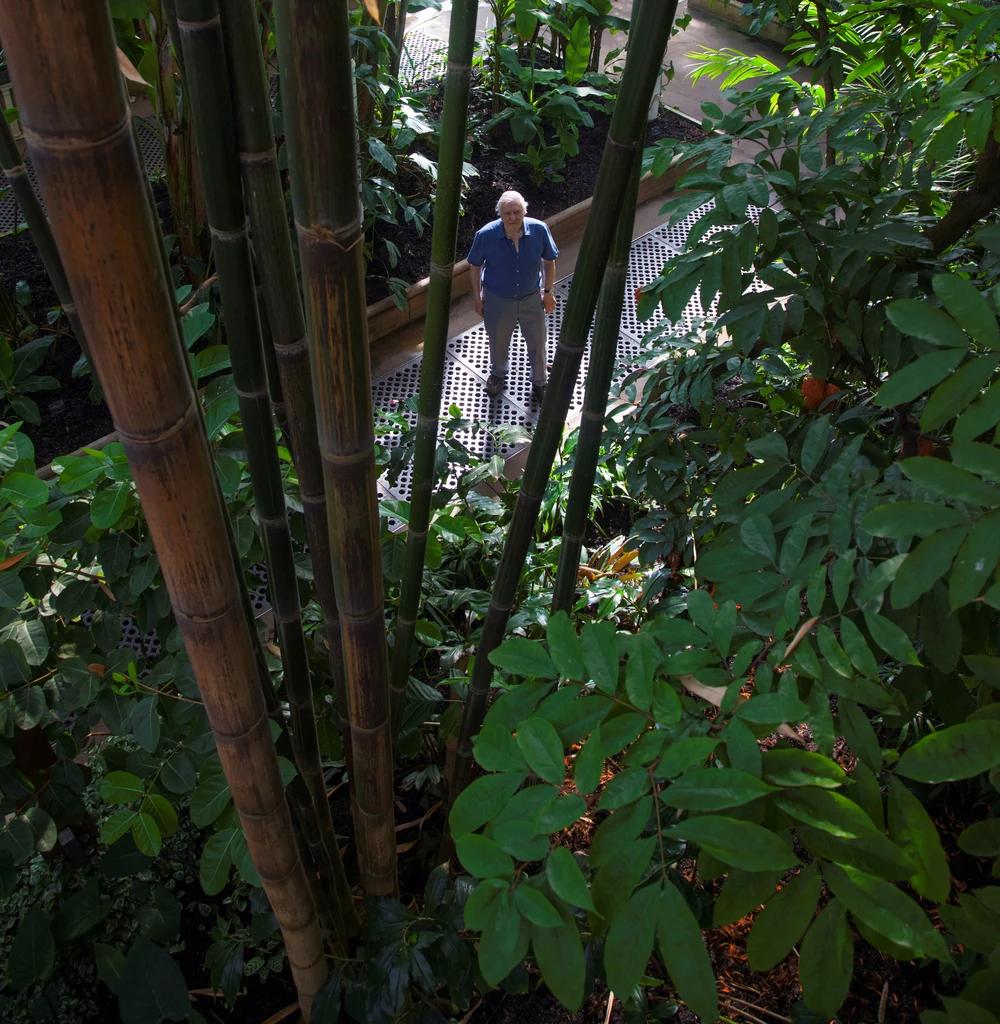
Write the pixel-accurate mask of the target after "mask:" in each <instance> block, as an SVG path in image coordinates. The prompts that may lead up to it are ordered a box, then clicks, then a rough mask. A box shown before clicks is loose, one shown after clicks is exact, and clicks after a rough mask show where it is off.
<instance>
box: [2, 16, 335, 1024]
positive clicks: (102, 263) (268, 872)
mask: <svg viewBox="0 0 1000 1024" xmlns="http://www.w3.org/2000/svg"><path fill="white" fill-rule="evenodd" d="M0 37H2V38H3V41H4V44H5V46H6V47H7V56H8V60H9V62H10V68H11V74H12V78H13V81H14V87H15V89H16V91H17V96H18V104H19V109H20V113H21V118H22V124H23V126H24V132H25V137H26V138H27V140H28V146H29V151H30V154H31V158H32V161H33V163H34V166H35V170H36V173H37V174H38V178H39V181H40V182H41V185H42V191H43V194H44V196H45V200H46V204H47V206H48V209H49V213H50V216H51V222H52V229H53V233H54V235H55V238H56V243H57V245H58V247H59V252H60V256H61V257H62V260H63V266H64V267H65V269H66V275H67V277H68V279H69V283H70V288H71V290H72V292H73V295H74V297H75V298H76V300H77V307H78V311H79V315H80V319H81V322H82V323H83V326H84V329H85V331H86V333H87V337H88V339H89V341H90V344H91V349H92V355H93V358H94V365H95V369H96V371H97V373H98V376H99V378H100V380H101V382H102V384H103V386H104V391H105V394H106V396H107V400H108V405H109V407H110V408H111V413H112V416H113V418H114V420H115V425H116V427H117V428H118V432H119V436H120V437H121V440H122V444H123V445H124V446H125V450H126V453H127V455H128V458H129V463H130V466H131V469H132V474H133V477H134V479H135V482H136V486H137V488H138V491H139V497H140V499H141V501H142V504H143V509H144V511H145V514H146V518H147V521H148V523H149V528H150V533H151V535H152V537H153V541H154V543H155V544H156V549H157V553H158V554H159V556H160V564H161V568H162V570H163V576H164V581H165V582H166V585H167V591H168V593H169V595H170V600H171V604H172V606H173V609H174V613H175V616H176V618H177V623H178V626H179V627H180V630H181V635H182V637H183V639H184V644H185V648H186V650H187V653H188V655H189V657H190V659H191V664H192V667H193V669H194V672H195V677H196V679H197V681H198V686H199V689H200V690H201V694H202V698H203V700H204V703H205V711H206V713H207V715H208V719H209V723H210V725H211V728H212V731H213V733H214V734H215V740H216V746H217V748H218V751H219V757H220V759H221V761H222V767H223V770H224V771H225V774H226V780H227V781H228V783H229V786H230V789H231V791H232V795H233V803H234V804H235V805H236V808H237V810H238V812H239V814H240V819H241V821H242V823H243V828H244V831H245V833H246V838H247V844H248V846H249V849H250V853H251V856H252V857H253V861H254V865H255V866H256V868H257V871H258V873H259V874H260V877H261V881H262V882H263V884H264V888H265V890H266V892H267V894H268V898H269V899H270V902H271V906H272V908H273V910H274V913H275V916H276V918H277V920H278V923H279V925H280V927H281V930H282V934H283V936H284V939H285V944H286V948H287V951H288V959H289V963H290V965H291V968H292V975H293V978H294V980H295V984H296V988H297V989H298V993H299V1000H300V1003H301V1005H302V1008H303V1012H304V1014H305V1015H306V1017H308V1012H309V1007H310V1006H311V1004H312V1000H313V997H314V996H315V994H316V992H317V991H318V990H319V988H320V987H321V986H322V984H323V982H324V980H325V979H326V976H327V968H326V963H325V960H324V956H323V943H322V937H321V935H320V930H319V925H318V923H317V920H316V911H315V908H314V906H313V901H312V897H311V895H310V891H309V886H308V882H307V880H306V876H305V872H304V870H303V868H302V863H301V861H300V859H299V855H298V849H297V847H296V845H295V841H294V837H293V834H292V827H291V821H290V818H289V813H288V806H287V804H286V802H285V793H284V787H283V786H282V782H281V774H280V772H279V770H278V761H277V757H276V755H275V752H274V744H273V743H272V741H271V735H270V727H269V723H268V718H267V712H266V708H265V706H264V700H263V696H262V694H261V690H260V686H259V685H258V680H257V676H256V666H255V663H254V654H253V647H252V643H251V637H250V632H249V627H248V624H247V621H246V618H245V616H244V614H243V609H242V605H241V600H240V587H241V582H240V580H239V578H238V576H237V573H236V566H235V565H234V563H233V560H232V557H231V554H230V549H229V546H228V542H227V535H226V526H225V518H224V517H225V510H224V508H223V506H222V503H221V501H220V499H219V494H218V490H217V488H216V484H215V477H214V471H213V465H212V457H211V452H210V449H209V445H208V440H207V438H206V436H205V429H204V424H203V421H202V418H201V411H200V408H199V404H198V399H197V395H196V394H195V391H194V389H193V387H192V385H191V381H190V377H189V375H188V372H187V370H186V365H185V362H186V358H187V354H186V352H185V349H184V346H183V343H182V340H181V338H180V335H179V332H178V329H177V320H176V314H175V304H174V296H173V288H172V287H171V286H170V283H169V282H168V281H167V278H166V275H165V274H164V272H163V263H162V259H161V253H160V238H159V232H158V230H157V225H156V221H155V218H154V216H153V212H152V210H151V208H150V206H149V203H148V202H147V190H146V183H145V174H144V171H143V167H142V162H141V159H140V156H139V153H138V150H137V148H136V145H135V141H134V138H133V135H132V126H131V117H130V115H129V110H128V107H127V104H126V100H125V94H124V91H123V87H122V83H121V76H120V72H119V70H118V63H117V58H116V53H115V42H114V33H113V29H112V25H111V20H110V17H109V15H108V10H107V6H106V5H105V4H103V3H98V2H97V0H86V2H80V0H46V2H45V3H42V4H27V5H25V4H23V3H18V2H17V0H0ZM111 210H113V211H114V215H113V216H111V215H109V211H111Z"/></svg>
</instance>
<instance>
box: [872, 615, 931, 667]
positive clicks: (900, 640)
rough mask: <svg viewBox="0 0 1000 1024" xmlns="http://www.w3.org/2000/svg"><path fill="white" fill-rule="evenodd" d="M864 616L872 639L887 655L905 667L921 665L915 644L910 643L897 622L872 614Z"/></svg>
mask: <svg viewBox="0 0 1000 1024" xmlns="http://www.w3.org/2000/svg"><path fill="white" fill-rule="evenodd" d="M864 616H865V625H866V626H867V627H868V632H869V633H871V635H872V639H873V640H874V641H875V643H877V644H878V645H879V647H881V648H882V650H883V651H885V653H886V654H888V655H889V656H890V657H891V658H895V659H896V661H898V662H901V663H902V664H903V665H919V664H920V659H919V658H918V657H917V652H916V651H914V649H913V644H911V643H910V638H909V637H908V636H907V635H906V633H904V632H903V630H901V629H900V628H899V626H897V625H896V623H895V622H892V621H890V620H889V619H887V618H885V616H883V615H876V614H874V613H872V612H865V613H864Z"/></svg>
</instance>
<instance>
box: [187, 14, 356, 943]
mask: <svg viewBox="0 0 1000 1024" xmlns="http://www.w3.org/2000/svg"><path fill="white" fill-rule="evenodd" d="M176 8H177V25H178V28H179V30H180V36H181V48H182V50H183V52H184V64H185V72H186V76H187V82H188V88H189V90H190V96H189V102H190V113H191V117H192V122H193V125H194V132H195V141H196V143H197V147H198V154H199V159H200V162H201V167H202V174H203V178H204V183H205V201H206V207H207V211H208V222H209V229H210V231H211V235H212V244H213V250H214V253H215V261H216V268H217V270H216V272H217V274H218V279H219V289H220V291H221V293H222V313H223V320H224V323H225V326H226V339H227V341H228V343H229V351H230V356H231V359H232V365H233V382H234V384H235V386H236V393H237V396H238V399H239V408H240V418H241V420H242V425H243V436H244V439H245V443H246V449H247V458H248V462H249V464H250V482H251V486H252V488H253V493H254V502H255V509H256V513H257V521H258V523H259V524H260V529H261V539H262V541H263V545H264V555H265V560H266V563H267V569H268V586H269V589H270V596H271V607H272V611H273V614H274V619H275V623H276V625H277V632H278V643H279V647H280V650H281V660H282V665H283V668H284V681H285V690H286V693H287V696H288V703H289V708H290V711H291V722H292V743H293V747H294V750H295V761H296V766H297V768H298V770H299V772H300V773H301V775H302V777H303V779H304V780H305V783H306V786H307V787H308V789H309V792H310V795H311V798H312V801H313V805H314V810H315V813H316V815H317V820H318V823H319V829H320V834H321V837H322V839H323V843H324V845H325V846H326V847H327V854H328V857H329V861H330V862H331V863H332V865H333V867H334V870H335V872H336V874H335V877H334V879H333V881H334V883H335V891H336V892H337V894H338V903H339V905H340V912H341V914H342V915H343V916H344V931H345V932H346V933H348V934H351V933H354V932H356V931H357V922H356V921H354V920H352V917H353V914H354V904H353V900H352V897H351V891H350V886H349V885H348V882H347V876H346V875H345V874H344V870H343V865H342V864H341V863H340V853H339V848H338V846H337V840H336V835H335V833H334V829H333V818H332V816H331V813H330V804H329V801H328V800H327V797H326V783H325V780H324V778H323V771H322V762H321V759H320V750H319V739H318V736H317V732H316V717H315V713H314V710H313V694H312V684H311V680H310V674H309V656H308V651H307V648H306V641H305V633H304V631H303V628H302V615H301V609H300V607H299V591H298V579H297V576H296V573H295V559H294V554H293V551H292V538H291V534H290V532H289V529H288V518H287V515H286V511H285V495H284V490H283V487H282V479H281V469H280V464H279V461H278V447H277V442H276V440H275V433H274V422H273V420H272V419H271V404H270V395H269V393H268V389H267V380H266V374H265V371H264V355H263V348H262V344H261V335H260V323H259V320H258V315H257V296H256V288H255V285H254V279H253V269H252V266H251V262H250V242H249V238H248V235H247V229H246V218H245V215H244V212H243V195H242V186H241V180H240V171H239V163H238V160H237V154H236V137H235V128H234V124H233V117H232V106H231V104H230V102H229V82H228V78H227V63H226V56H225V49H224V44H223V39H222V27H221V23H220V20H219V16H218V5H217V0H176Z"/></svg>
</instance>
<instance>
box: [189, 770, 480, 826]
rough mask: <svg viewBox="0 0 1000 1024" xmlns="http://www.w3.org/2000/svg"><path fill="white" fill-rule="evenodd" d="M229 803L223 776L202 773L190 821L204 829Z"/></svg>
mask: <svg viewBox="0 0 1000 1024" xmlns="http://www.w3.org/2000/svg"><path fill="white" fill-rule="evenodd" d="M231 802H232V796H231V794H230V792H229V783H228V782H226V777H225V775H223V774H222V772H221V771H219V772H216V773H215V774H214V775H209V776H208V777H207V778H205V776H204V773H202V780H201V782H199V783H198V786H197V788H196V789H195V791H194V792H193V793H192V794H191V804H190V809H191V820H192V821H193V822H194V823H195V824H196V825H197V826H198V827H199V828H206V827H207V826H208V825H211V824H212V822H213V821H215V819H216V818H218V816H219V815H220V814H221V813H222V812H223V811H224V810H225V809H226V808H227V807H228V806H229V804H230V803H231ZM480 824H481V823H480Z"/></svg>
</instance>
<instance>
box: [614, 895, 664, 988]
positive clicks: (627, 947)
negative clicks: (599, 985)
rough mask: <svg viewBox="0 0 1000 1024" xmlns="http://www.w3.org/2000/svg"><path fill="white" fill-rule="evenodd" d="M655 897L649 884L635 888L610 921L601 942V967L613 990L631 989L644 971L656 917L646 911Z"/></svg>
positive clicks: (637, 982)
mask: <svg viewBox="0 0 1000 1024" xmlns="http://www.w3.org/2000/svg"><path fill="white" fill-rule="evenodd" d="M655 900H656V895H655V894H654V889H653V888H652V887H647V888H645V889H639V890H637V891H636V892H634V893H632V896H631V897H630V898H629V901H628V903H626V904H625V907H624V908H623V909H622V910H621V912H620V913H619V914H617V915H616V916H615V919H614V921H613V922H612V923H611V928H610V930H609V931H608V937H607V939H605V942H604V970H605V974H606V976H607V980H608V988H610V989H611V991H612V992H631V991H632V990H633V989H634V988H635V987H636V985H638V984H639V979H640V978H641V977H642V976H643V975H644V974H645V973H646V964H647V962H648V961H649V955H650V953H652V951H653V936H654V933H655V931H656V917H655V916H654V915H653V914H651V913H650V912H649V910H650V902H651V901H655Z"/></svg>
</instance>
